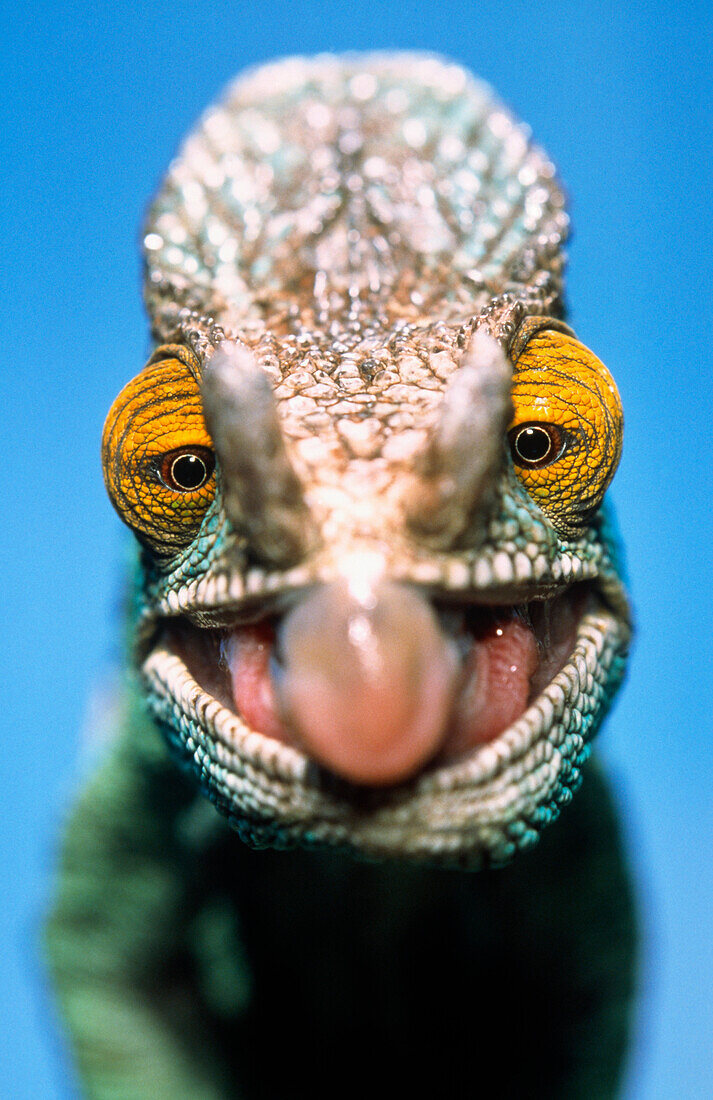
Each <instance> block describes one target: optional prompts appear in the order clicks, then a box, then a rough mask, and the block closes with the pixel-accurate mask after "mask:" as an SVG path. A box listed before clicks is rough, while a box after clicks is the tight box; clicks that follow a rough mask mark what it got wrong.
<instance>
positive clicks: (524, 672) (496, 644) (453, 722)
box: [169, 584, 595, 764]
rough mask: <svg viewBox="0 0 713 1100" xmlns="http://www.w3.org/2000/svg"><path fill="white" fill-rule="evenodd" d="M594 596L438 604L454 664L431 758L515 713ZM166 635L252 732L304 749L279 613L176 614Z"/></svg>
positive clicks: (455, 752) (586, 592) (587, 592)
mask: <svg viewBox="0 0 713 1100" xmlns="http://www.w3.org/2000/svg"><path fill="white" fill-rule="evenodd" d="M594 598H595V597H594V595H593V593H592V592H591V589H590V587H589V586H588V585H586V584H575V585H572V586H571V587H570V588H569V589H568V590H567V591H565V592H564V593H562V594H560V595H558V596H555V597H552V598H550V599H537V600H532V601H530V602H525V603H520V604H514V605H492V606H491V605H487V606H486V605H482V604H475V603H470V604H468V603H464V604H455V603H445V602H444V603H435V604H434V607H435V610H436V613H437V617H438V622H439V625H440V627H441V630H442V631H443V633H444V635H445V636H446V637H448V638H449V639H450V640H451V641H453V643H454V644H455V646H456V648H457V652H458V655H459V661H460V671H459V675H458V682H457V689H456V691H455V693H454V697H453V705H452V709H451V713H450V717H449V720H448V724H447V728H446V729H445V731H444V734H443V737H442V739H441V742H440V747H439V749H438V752H437V754H436V756H435V757H434V759H433V761H431V763H435V764H445V763H451V762H453V761H455V760H457V759H458V758H459V757H461V756H463V755H465V754H467V753H468V752H470V751H472V750H473V749H475V748H477V747H479V746H482V745H484V744H488V743H489V742H491V741H493V740H495V739H496V738H497V737H498V736H499V735H500V734H501V733H502V732H503V731H504V730H505V729H507V728H508V727H509V726H511V725H512V724H513V723H514V722H516V721H517V719H518V718H520V717H521V715H522V714H523V713H524V712H525V710H526V709H527V707H528V706H529V705H530V704H531V703H532V702H533V701H534V700H535V699H536V698H537V696H538V695H539V694H540V693H541V692H542V691H543V690H544V688H545V687H546V686H547V685H548V684H549V683H550V682H551V681H552V679H553V678H554V677H555V676H556V675H557V673H558V672H559V671H560V670H561V668H562V667H563V666H564V665H565V663H566V662H567V659H568V658H569V656H570V654H571V653H572V650H573V648H574V645H575V642H576V635H577V627H578V624H579V622H580V621H581V618H582V616H583V614H584V613H585V611H586V610H587V608H588V606H590V605H591V604H592V602H593V601H594ZM169 633H170V644H171V648H172V649H173V650H174V652H176V653H177V655H178V656H179V657H180V658H181V659H182V661H183V662H184V664H185V665H186V667H187V669H188V671H189V672H190V674H191V675H192V676H193V678H194V679H195V680H196V681H197V683H198V684H200V686H201V687H202V688H203V690H204V691H205V692H207V693H208V694H209V695H211V696H213V697H214V698H215V699H217V700H218V701H219V702H220V703H221V704H222V705H223V706H224V707H226V708H227V709H228V710H230V711H232V712H233V713H235V714H238V715H239V716H240V717H241V718H242V720H243V721H244V722H245V723H246V725H247V726H248V727H249V728H250V729H251V730H253V731H257V732H259V733H262V734H263V735H265V736H266V737H271V738H273V739H274V740H277V741H280V742H282V743H284V744H287V745H293V746H296V747H300V743H299V738H298V737H297V736H296V734H295V731H294V730H293V729H291V727H290V723H289V721H287V720H286V718H285V716H284V715H283V714H281V713H280V708H279V705H278V702H277V696H276V693H275V690H274V677H275V676H279V662H280V652H279V650H280V647H279V633H280V618H279V617H277V616H271V617H268V618H265V619H263V620H261V621H258V622H255V623H251V624H249V625H235V626H232V627H231V626H225V627H220V628H209V627H198V626H195V625H193V624H192V623H190V622H188V621H187V620H179V621H177V622H174V623H172V624H171V626H170V628H169Z"/></svg>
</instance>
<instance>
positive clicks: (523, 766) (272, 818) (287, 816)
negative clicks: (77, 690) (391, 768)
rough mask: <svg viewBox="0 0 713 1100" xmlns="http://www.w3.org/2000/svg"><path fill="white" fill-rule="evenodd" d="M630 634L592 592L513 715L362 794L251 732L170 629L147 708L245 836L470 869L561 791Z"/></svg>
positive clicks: (294, 750) (541, 820) (511, 842)
mask: <svg viewBox="0 0 713 1100" xmlns="http://www.w3.org/2000/svg"><path fill="white" fill-rule="evenodd" d="M571 587H572V588H576V587H577V586H571ZM570 590H571V589H570ZM191 629H193V630H196V629H197V628H191ZM202 633H203V632H202ZM627 641H628V627H627V626H626V624H625V623H623V622H622V620H621V618H620V617H619V616H617V615H616V614H615V613H614V612H613V611H610V610H609V609H608V608H607V607H606V605H605V604H604V602H603V601H601V600H599V599H593V600H590V601H589V602H588V604H587V606H586V608H585V609H584V610H583V612H582V614H581V616H580V617H579V620H578V623H577V627H576V634H575V638H574V644H573V647H572V650H571V653H570V654H569V656H568V657H567V659H566V660H565V663H564V665H563V667H562V668H561V669H560V670H559V671H558V672H557V673H556V674H555V675H554V676H553V677H552V679H551V680H550V681H549V682H548V683H546V684H545V685H544V686H543V687H542V690H540V691H539V694H537V696H536V698H534V699H533V700H532V701H531V702H530V704H529V705H528V706H527V708H526V710H525V711H524V713H522V714H521V715H520V717H518V718H517V720H516V721H514V722H512V723H511V724H510V725H508V726H507V728H506V729H504V730H503V731H501V732H500V733H499V734H498V735H497V736H496V737H494V738H493V739H492V740H490V741H489V742H488V743H486V744H482V745H479V746H477V747H476V748H474V749H472V750H470V751H468V752H466V753H465V754H464V755H461V756H459V757H458V758H456V759H450V760H449V759H446V760H436V761H435V762H433V763H432V764H431V765H430V766H429V767H428V768H427V769H426V770H423V771H420V772H419V773H418V774H417V775H415V776H414V777H412V778H411V779H409V780H408V781H406V782H403V783H399V784H398V785H396V786H393V787H389V788H388V789H385V790H374V789H371V788H370V789H368V790H367V791H366V792H364V790H363V789H361V792H360V794H361V797H354V793H355V792H354V789H350V786H349V784H346V785H345V784H340V783H337V784H335V783H325V782H324V774H323V773H322V772H321V769H319V768H318V767H317V766H316V765H315V763H314V761H312V760H311V759H310V758H309V757H308V756H307V755H306V754H305V753H303V752H302V751H301V750H300V749H299V748H298V747H296V746H295V745H290V744H285V743H281V742H280V741H279V740H276V739H274V738H273V737H268V736H266V735H264V734H262V733H260V732H258V731H257V730H255V729H253V728H250V726H249V725H248V724H247V722H246V721H245V720H244V719H243V718H242V717H241V716H240V715H239V714H238V713H236V712H235V710H234V709H233V708H232V707H231V706H230V702H229V700H228V699H226V698H225V697H224V696H223V697H222V698H219V697H216V694H213V693H212V691H211V690H209V689H208V687H207V686H203V684H202V683H201V682H199V681H202V680H204V677H203V676H202V675H201V673H200V672H199V673H198V676H196V675H194V672H193V671H191V668H190V667H189V665H191V661H190V660H188V661H187V660H186V656H185V653H182V652H181V646H180V645H177V644H176V640H175V634H173V635H172V633H171V631H170V630H166V631H164V633H163V634H162V635H161V637H160V638H159V640H158V642H157V644H156V645H155V646H154V648H153V649H152V650H151V652H150V653H149V654H148V656H147V657H146V659H145V660H144V663H143V668H142V672H143V676H144V678H145V679H146V681H147V684H148V687H149V689H150V690H149V698H150V700H151V708H152V711H153V713H154V716H155V717H156V718H157V719H158V721H159V723H160V724H161V725H163V726H164V727H165V728H166V729H167V732H168V735H169V739H170V740H171V741H172V742H173V744H174V745H175V746H176V747H177V748H178V749H179V750H180V751H181V753H182V754H183V755H184V756H188V757H189V758H190V762H191V764H192V767H193V768H194V769H195V770H196V771H197V772H198V774H199V776H200V778H201V782H202V783H203V784H204V785H205V786H206V788H207V791H208V793H209V795H210V797H211V798H212V800H213V801H214V802H215V803H216V804H217V806H218V808H219V809H220V810H221V811H222V812H223V813H225V814H226V815H227V816H228V817H229V819H230V820H231V824H233V825H234V827H235V828H236V829H237V830H238V832H239V833H240V834H241V835H242V836H243V838H244V839H245V840H247V841H248V842H249V843H251V844H253V845H256V846H266V845H267V846H277V847H285V846H292V845H294V844H298V843H299V844H315V845H330V846H335V845H336V846H342V847H347V848H350V849H351V850H352V851H354V852H355V853H361V854H362V855H365V856H369V857H378V858H390V857H393V858H400V859H403V858H407V859H408V858H410V859H415V860H427V861H431V862H440V863H449V864H457V865H461V866H463V865H466V866H479V865H481V864H482V863H500V862H503V861H506V860H507V859H509V858H510V856H511V855H513V854H514V852H515V851H516V850H518V849H519V848H523V847H527V846H529V845H530V844H532V843H533V842H534V841H535V840H536V839H537V836H538V834H539V830H540V828H541V827H542V826H543V825H544V824H546V823H547V822H548V821H550V820H553V819H554V818H555V817H556V816H557V815H558V813H559V809H560V807H561V806H562V805H563V804H564V803H566V802H568V801H569V800H570V798H571V796H572V792H573V790H574V789H575V788H576V786H577V784H578V781H579V772H580V768H581V765H582V763H583V762H584V760H585V759H586V757H587V755H588V753H589V744H588V743H589V740H590V739H591V737H592V735H593V734H594V732H595V729H596V727H597V726H598V725H599V722H600V721H601V719H602V717H603V715H604V712H605V711H606V703H607V701H608V699H609V698H611V696H612V694H613V691H614V689H615V687H616V685H617V683H618V681H619V679H620V678H621V675H622V672H623V665H624V660H625V654H626V645H627ZM193 667H194V669H195V664H194V665H193ZM211 686H212V685H211ZM218 694H220V693H218Z"/></svg>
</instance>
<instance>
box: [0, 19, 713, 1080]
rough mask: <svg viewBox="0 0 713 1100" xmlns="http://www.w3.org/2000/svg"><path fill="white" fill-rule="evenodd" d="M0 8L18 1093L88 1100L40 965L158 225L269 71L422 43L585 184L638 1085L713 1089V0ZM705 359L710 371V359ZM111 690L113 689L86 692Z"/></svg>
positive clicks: (111, 538) (103, 654)
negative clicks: (165, 205) (197, 159)
mask: <svg viewBox="0 0 713 1100" xmlns="http://www.w3.org/2000/svg"><path fill="white" fill-rule="evenodd" d="M9 7H10V5H4V6H3V14H2V15H0V43H1V44H0V51H1V52H2V58H1V59H0V60H1V64H0V165H1V169H0V173H1V176H2V179H1V182H0V189H1V194H0V212H1V213H0V218H2V222H3V230H2V237H1V240H2V250H1V251H0V298H1V301H0V317H1V318H2V322H3V330H4V332H5V336H4V337H3V339H2V354H3V358H4V364H3V370H2V388H3V393H2V409H3V439H4V443H3V446H2V467H3V477H2V493H3V501H4V505H3V512H2V516H3V526H4V535H3V541H2V548H3V549H2V556H3V562H4V568H3V574H4V585H3V589H4V591H3V598H2V615H3V622H2V637H3V641H4V649H5V653H6V659H5V663H4V682H5V689H4V691H3V702H2V714H3V718H4V724H5V730H4V749H3V752H2V754H0V769H1V774H0V792H2V795H1V798H2V811H1V813H0V824H1V828H0V844H1V845H2V849H3V852H2V868H3V871H2V874H3V879H2V887H1V890H2V896H1V897H0V943H2V945H3V950H2V952H0V977H1V985H0V1007H1V1008H2V1015H3V1026H2V1028H0V1044H2V1046H3V1047H5V1048H6V1049H4V1050H1V1051H0V1067H1V1068H0V1089H1V1090H2V1094H3V1096H8V1097H13V1100H14V1098H21V1097H42V1098H44V1097H48V1098H54V1097H62V1098H65V1097H71V1096H74V1095H75V1092H74V1090H73V1087H72V1084H71V1071H70V1069H69V1066H68V1063H67V1059H66V1056H65V1054H64V1052H63V1049H62V1046H61V1043H60V1041H59V1039H58V1038H57V1030H56V1021H55V1020H54V1018H53V1014H52V1009H51V1007H50V1004H49V1001H48V998H47V995H46V991H45V988H44V985H43V979H42V974H41V969H40V967H39V964H38V962H37V958H36V954H37V952H36V940H37V930H38V925H39V920H40V915H41V913H42V910H43V908H44V906H45V904H46V898H47V893H48V889H49V874H50V868H51V865H52V858H53V847H54V844H55V840H56V834H57V829H58V826H59V822H60V819H61V816H62V814H63V812H64V810H65V808H66V806H67V803H68V800H69V799H70V797H71V793H72V791H73V789H74V788H75V786H76V784H77V782H78V780H79V777H80V775H81V773H82V770H83V769H84V768H85V764H84V757H85V755H86V754H85V753H83V751H81V749H80V745H81V741H82V733H81V731H82V729H83V728H86V727H87V726H88V724H90V723H89V722H88V718H87V715H88V712H91V711H92V708H94V710H96V709H97V708H100V707H101V697H102V693H105V692H106V691H107V690H108V685H110V682H111V671H112V667H113V665H114V663H115V660H116V657H117V647H118V643H117V640H116V639H117V635H118V622H117V607H118V602H119V597H120V592H121V576H122V563H123V559H124V557H125V547H126V541H125V539H124V536H123V533H122V530H121V529H120V525H119V522H118V520H117V519H116V518H115V517H114V515H113V513H112V512H111V509H110V507H109V505H108V503H107V501H106V499H105V496H104V491H103V488H102V484H101V476H100V470H99V458H98V441H99V435H100V431H101V425H102V422H103V418H104V416H105V414H106V411H107V409H108V407H109V405H110V403H111V401H112V400H113V398H114V396H115V394H116V393H117V392H118V390H119V388H120V387H121V386H122V385H123V383H124V382H125V381H127V380H128V379H129V378H130V377H131V376H133V374H134V373H135V372H136V371H137V369H138V368H139V367H140V366H141V365H142V363H143V361H144V358H145V356H146V352H147V348H148V342H147V333H146V324H145V319H144V317H143V313H142V307H141V304H140V297H139V259H138V247H137V246H138V228H139V224H140V219H141V216H142V212H143V210H144V207H145V204H146V202H147V200H148V198H149V196H150V195H151V193H152V192H153V190H154V188H155V187H156V185H157V183H158V182H159V179H160V177H161V174H162V172H163V170H164V169H165V167H166V165H167V164H168V161H169V158H170V157H171V155H172V154H173V152H174V151H175V149H176V146H177V144H178V142H179V140H180V139H181V137H182V136H183V135H184V134H185V132H186V131H187V129H188V128H189V126H190V125H191V124H192V122H193V121H194V119H195V118H196V116H197V115H198V114H199V112H200V111H201V110H202V109H203V108H204V107H205V106H206V105H207V104H208V103H209V101H210V100H211V99H212V98H213V97H214V96H215V94H216V93H217V92H218V91H219V90H220V88H221V86H222V85H223V84H224V83H225V82H226V81H227V80H228V79H229V78H230V77H232V76H233V75H234V73H235V72H236V71H238V70H239V69H241V68H243V67H244V66H246V65H250V64H254V63H255V62H258V61H261V60H263V59H266V58H271V57H275V56H280V55H285V54H291V53H298V52H299V53H311V52H315V51H320V50H332V49H335V50H342V49H370V48H374V47H381V48H384V47H388V48H390V47H402V48H423V49H430V50H436V51H439V52H443V53H446V54H449V55H451V56H452V57H454V58H456V59H458V60H460V61H462V62H464V63H466V64H467V65H468V66H469V67H471V68H472V69H474V70H475V71H476V72H478V73H479V74H480V75H482V76H483V77H485V78H486V79H487V80H489V81H490V82H491V83H492V84H494V85H495V87H496V88H497V89H498V90H499V92H500V94H501V96H502V97H503V98H504V100H505V101H506V102H507V103H508V104H510V105H511V106H512V107H513V108H514V109H515V111H516V112H517V113H518V114H519V115H520V116H521V117H523V118H524V119H525V120H526V121H527V122H528V123H529V124H530V125H531V126H532V128H533V131H534V134H535V137H536V139H537V140H538V141H539V142H540V143H542V144H543V145H544V146H545V148H546V149H547V150H548V151H549V153H550V154H551V156H552V157H553V158H554V160H555V162H556V163H557V165H558V166H559V170H560V173H561V176H562V178H563V179H564V181H565V183H566V186H567V188H568V191H569V193H570V195H571V197H572V214H573V219H574V225H575V237H574V240H573V242H572V244H571V249H570V254H571V264H570V271H569V283H568V285H569V299H570V303H571V318H572V321H573V323H574V325H575V327H576V329H577V331H578V334H579V335H580V336H581V338H582V339H583V340H584V341H585V342H586V343H587V344H589V345H590V346H591V347H592V348H594V349H595V350H596V351H597V353H598V354H599V355H600V356H601V357H602V359H603V360H604V361H605V362H606V363H607V364H608V365H609V366H610V367H611V369H612V370H613V372H614V374H615V376H616V378H617V381H618V383H619V386H620V389H621V392H622V396H623V399H624V404H625V408H626V412H627V437H626V446H625V455H624V460H623V464H622V468H621V470H620V473H619V475H618V477H617V480H616V483H615V488H614V491H613V496H614V500H615V502H616V505H617V508H618V511H619V515H620V519H621V525H622V528H623V531H624V535H625V539H626V543H627V547H628V557H629V567H630V573H631V583H632V589H633V593H634V598H635V602H636V607H637V616H638V624H639V633H638V640H637V645H636V649H635V652H634V656H633V660H632V663H631V670H630V677H629V682H628V685H627V687H626V689H625V691H624V693H623V695H622V697H621V699H620V701H619V703H618V706H617V708H616V711H615V713H614V715H613V717H612V719H611V720H610V722H609V723H608V726H607V727H606V730H605V732H604V733H603V735H602V737H601V739H600V746H601V752H602V753H603V755H604V757H605V758H606V759H607V760H608V762H609V764H610V770H611V772H612V774H613V776H614V779H615V783H616V789H617V792H618V796H619V800H620V803H621V806H622V808H623V814H624V820H625V827H626V833H627V839H628V845H629V849H630V852H631V856H632V860H633V864H634V867H635V872H636V877H637V882H638V887H639V894H640V899H641V908H642V916H643V921H644V925H645V930H646V947H645V953H644V960H643V971H642V1000H641V1010H640V1014H639V1021H638V1027H637V1033H636V1043H635V1046H634V1049H633V1052H632V1059H631V1068H630V1074H629V1078H628V1085H627V1092H626V1096H627V1098H628V1100H634V1098H635V1100H643V1098H645V1100H657V1098H662V1100H663V1098H666V1100H668V1098H670V1097H673V1096H684V1097H687V1098H691V1097H709V1096H711V1095H713V1069H712V1068H711V1038H712V1037H713V993H712V991H711V977H712V976H713V965H712V964H713V948H712V946H711V945H712V943H713V928H712V927H711V907H712V903H713V890H712V889H711V887H712V885H713V858H712V856H711V846H710V837H711V834H712V832H713V798H712V797H711V776H712V775H713V769H712V768H711V745H712V743H713V738H712V736H711V732H712V731H711V709H712V706H711V704H712V696H713V692H712V691H711V676H710V652H711V636H710V618H711V615H710V602H711V584H710V572H711V570H710V565H709V562H710V560H711V546H712V545H713V530H712V525H711V511H712V509H711V498H710V491H711V490H710V459H711V453H712V448H711V438H712V436H711V386H710V365H709V359H710V352H708V351H707V349H706V351H705V352H704V348H706V338H707V336H708V333H709V332H710V326H711V315H710V302H711V289H712V288H711V284H710V270H711V257H712V256H713V241H711V236H710V223H711V193H710V192H711V163H712V154H713V149H712V148H711V145H712V141H711V135H712V134H713V130H712V129H711V121H710V120H711V93H712V91H713V89H712V88H711V80H710V75H709V74H710V70H711V53H710V44H711V35H710V32H711V30H712V29H713V28H712V26H711V19H710V15H709V12H710V5H709V4H708V3H705V4H704V3H701V4H695V3H692V4H690V3H689V4H688V5H686V6H685V10H684V12H683V13H682V14H679V15H676V14H672V12H671V10H670V8H671V5H670V4H669V3H663V2H651V3H647V4H635V3H632V2H623V3H621V2H620V3H617V4H613V3H612V4H608V3H604V4H600V5H595V4H588V3H583V2H582V3H572V4H564V3H558V2H554V3H551V4H548V5H546V6H545V5H535V4H529V3H527V4H526V3H520V2H515V3H508V4H496V3H494V2H490V0H485V2H483V3H480V4H472V5H469V4H467V3H465V2H462V3H458V2H455V0H445V2H441V3H429V2H427V0H423V2H421V0H401V2H399V3H398V4H393V5H390V6H388V7H387V6H385V5H381V4H374V3H370V2H369V0H362V3H361V4H360V5H359V6H358V7H357V4H356V3H345V2H343V0H341V2H337V3H335V4H330V3H317V2H315V3H312V4H310V3H305V4H303V5H301V6H300V5H297V4H295V3H287V2H286V0H274V2H271V0H263V2H262V3H260V4H257V3H254V4H252V5H250V6H248V5H244V6H241V5H238V4H229V3H226V2H223V0H213V2H207V3H202V4H198V3H196V4H195V5H194V4H186V3H176V2H172V3H167V2H158V3H153V4H148V5H147V6H146V7H141V6H139V5H137V4H135V3H134V2H132V3H129V2H128V0H119V2H118V3H115V4H112V5H108V6H107V8H106V10H104V9H103V5H101V4H99V5H97V4H96V3H91V4H90V3H75V4H62V3H59V4H56V3H53V4H49V3H38V4H36V5H35V6H34V7H33V9H32V10H31V11H27V12H26V14H25V15H24V16H23V15H19V14H14V15H13V16H12V17H11V16H10V15H9ZM704 354H705V355H706V363H705V371H704V369H703V359H704ZM92 698H93V699H94V703H92V702H91V700H92Z"/></svg>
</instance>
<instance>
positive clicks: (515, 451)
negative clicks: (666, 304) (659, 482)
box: [508, 322, 623, 535]
mask: <svg viewBox="0 0 713 1100" xmlns="http://www.w3.org/2000/svg"><path fill="white" fill-rule="evenodd" d="M533 327H535V326H533ZM512 399H513V406H514V409H515V415H514V417H513V420H512V423H511V425H510V429H509V431H508V440H509V443H510V452H511V455H512V460H513V464H514V466H515V470H516V472H517V475H518V477H519V478H520V480H521V482H522V484H523V485H524V487H525V489H527V491H528V493H529V494H530V496H531V497H532V498H533V500H535V501H536V503H537V504H539V506H540V508H541V509H542V511H543V512H545V514H546V515H547V516H549V518H550V519H551V520H552V522H553V523H554V525H555V527H556V528H557V529H558V530H559V531H560V533H562V534H564V535H570V534H572V533H574V531H575V530H576V528H577V527H579V526H581V524H583V523H586V522H587V521H588V520H589V518H590V517H591V515H592V513H593V512H594V511H595V510H596V508H597V507H598V506H599V504H600V503H601V500H602V497H603V496H604V490H605V489H606V487H607V485H608V484H609V482H610V481H611V479H612V477H613V476H614V471H615V470H616V468H617V465H618V463H619V458H620V456H621V443H622V432H623V413H622V408H621V401H620V399H619V393H618V391H617V388H616V386H615V384H614V380H613V378H612V376H611V375H610V373H609V371H608V370H607V368H606V367H605V366H604V364H603V363H602V362H601V361H600V360H599V359H597V357H596V355H594V354H593V353H592V352H591V351H589V349H588V348H586V347H585V346H584V344H581V343H580V342H579V340H575V338H574V337H573V336H570V335H568V334H567V333H565V332H562V331H557V330H556V329H548V328H543V327H541V322H538V323H537V328H536V331H535V333H534V335H533V336H531V337H530V339H529V340H528V341H527V342H526V343H525V346H524V348H523V350H522V351H521V352H520V354H519V355H517V356H516V358H515V373H514V377H513V388H512Z"/></svg>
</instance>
